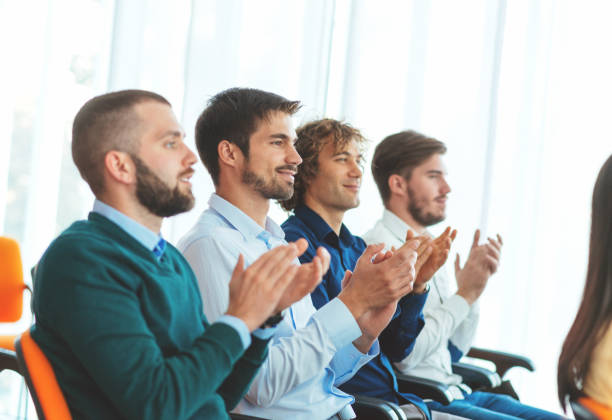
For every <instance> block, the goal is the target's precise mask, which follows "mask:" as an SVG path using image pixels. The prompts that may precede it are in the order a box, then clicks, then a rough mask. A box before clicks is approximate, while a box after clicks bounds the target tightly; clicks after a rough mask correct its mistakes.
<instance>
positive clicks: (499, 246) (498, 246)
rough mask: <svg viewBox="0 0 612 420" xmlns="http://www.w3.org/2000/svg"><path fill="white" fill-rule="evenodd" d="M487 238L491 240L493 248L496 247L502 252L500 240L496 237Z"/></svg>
mask: <svg viewBox="0 0 612 420" xmlns="http://www.w3.org/2000/svg"><path fill="white" fill-rule="evenodd" d="M487 240H488V241H489V245H490V246H492V247H493V248H495V249H496V250H497V251H498V252H501V244H500V243H499V242H497V241H496V240H495V239H493V238H487Z"/></svg>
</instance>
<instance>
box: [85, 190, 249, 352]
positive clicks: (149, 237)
mask: <svg viewBox="0 0 612 420" xmlns="http://www.w3.org/2000/svg"><path fill="white" fill-rule="evenodd" d="M92 211H93V212H94V213H98V214H101V215H102V216H104V217H106V218H107V219H109V220H110V221H111V222H113V223H115V224H116V225H117V226H119V227H120V228H121V229H123V230H124V231H126V232H127V233H128V234H129V235H130V236H132V237H133V238H134V239H136V240H137V241H138V242H140V243H141V244H142V246H144V247H145V248H146V249H148V250H150V251H151V252H152V253H153V255H155V257H156V258H157V260H158V261H159V260H160V259H161V257H162V256H163V254H164V250H165V249H166V241H165V240H164V239H163V238H162V236H161V233H155V232H153V231H152V230H150V229H149V228H147V227H145V226H143V225H141V224H140V223H138V222H137V221H135V220H134V219H132V218H130V217H128V216H126V215H125V214H123V213H121V212H120V211H119V210H117V209H115V208H113V207H111V206H109V205H108V204H105V203H103V202H102V201H100V200H95V201H94V206H93V210H92ZM217 322H222V323H224V324H227V325H229V326H230V327H232V328H234V329H235V330H236V331H237V332H238V334H239V335H240V339H241V340H242V344H243V346H244V348H245V349H246V348H247V347H249V346H250V345H251V334H250V333H249V329H248V327H247V326H246V324H245V323H244V322H243V321H242V320H241V319H239V318H236V317H234V316H231V315H223V316H221V317H219V318H218V319H217Z"/></svg>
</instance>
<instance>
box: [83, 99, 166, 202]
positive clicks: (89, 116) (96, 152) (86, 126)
mask: <svg viewBox="0 0 612 420" xmlns="http://www.w3.org/2000/svg"><path fill="white" fill-rule="evenodd" d="M146 101H154V102H159V103H162V104H166V105H168V106H170V103H169V102H168V101H167V100H166V99H165V98H164V97H163V96H161V95H158V94H157V93H153V92H148V91H145V90H121V91H118V92H111V93H106V94H104V95H100V96H96V97H94V98H92V99H90V100H89V101H87V102H86V103H85V105H83V106H82V107H81V109H80V110H79V112H78V113H77V114H76V116H75V117H74V122H73V124H72V159H73V160H74V163H75V165H76V166H77V168H78V169H79V172H80V174H81V177H83V179H84V180H85V181H86V182H87V184H89V188H91V191H92V192H93V193H94V194H95V195H98V194H99V193H101V192H102V191H104V175H103V174H104V172H103V167H104V157H105V156H106V153H108V152H109V151H110V150H120V151H125V152H129V153H133V154H135V153H136V149H137V148H138V142H137V130H138V129H139V128H140V126H139V118H138V116H137V115H136V113H135V112H134V106H135V105H137V104H140V103H142V102H146Z"/></svg>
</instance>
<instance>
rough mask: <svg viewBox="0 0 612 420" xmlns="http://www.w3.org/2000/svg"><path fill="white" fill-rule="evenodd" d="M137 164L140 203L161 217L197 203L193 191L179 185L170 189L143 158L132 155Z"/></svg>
mask: <svg viewBox="0 0 612 420" xmlns="http://www.w3.org/2000/svg"><path fill="white" fill-rule="evenodd" d="M131 157H132V160H133V161H134V164H135V165H136V197H137V198H138V201H139V202H140V204H142V205H143V206H144V207H145V208H146V209H147V210H149V211H150V212H151V213H153V214H154V215H156V216H159V217H170V216H174V215H176V214H179V213H183V212H186V211H189V210H191V209H192V208H193V205H194V204H195V198H194V197H193V194H192V193H191V191H190V192H189V193H183V192H181V190H180V189H179V186H178V185H177V186H176V187H174V189H170V187H168V186H167V185H166V184H165V183H164V181H162V180H161V179H160V178H159V177H158V176H157V175H155V173H153V171H152V170H151V168H149V167H148V166H147V165H146V164H145V163H144V162H143V161H142V160H140V159H139V158H138V157H136V156H133V155H131Z"/></svg>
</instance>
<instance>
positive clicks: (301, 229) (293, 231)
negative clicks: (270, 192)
mask: <svg viewBox="0 0 612 420" xmlns="http://www.w3.org/2000/svg"><path fill="white" fill-rule="evenodd" d="M281 228H282V229H283V232H285V239H287V241H295V240H297V239H299V238H305V239H306V240H307V241H308V242H309V243H310V244H312V243H313V242H314V241H315V236H314V233H313V232H312V230H311V229H310V228H309V227H308V226H307V225H306V224H305V223H304V222H303V221H302V220H301V219H300V218H299V217H297V216H295V215H294V216H290V217H289V218H288V219H287V220H285V222H284V223H283V224H282V225H281Z"/></svg>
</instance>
